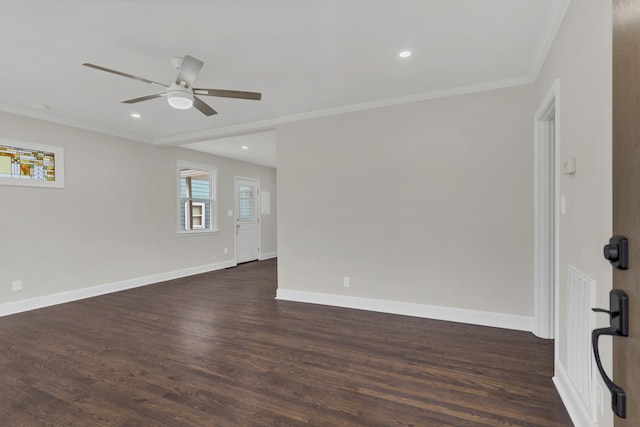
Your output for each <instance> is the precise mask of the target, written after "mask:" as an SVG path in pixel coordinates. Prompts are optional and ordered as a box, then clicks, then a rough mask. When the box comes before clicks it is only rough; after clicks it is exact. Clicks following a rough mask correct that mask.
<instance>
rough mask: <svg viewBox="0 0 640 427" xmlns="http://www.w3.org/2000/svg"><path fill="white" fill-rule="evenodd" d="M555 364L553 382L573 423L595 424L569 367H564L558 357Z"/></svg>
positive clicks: (584, 425) (577, 424) (585, 425)
mask: <svg viewBox="0 0 640 427" xmlns="http://www.w3.org/2000/svg"><path fill="white" fill-rule="evenodd" d="M554 364H555V366H554V370H555V375H554V377H553V383H554V384H555V386H556V389H557V390H558V394H560V398H561V399H562V403H564V407H565V408H566V409H567V412H568V413H569V417H570V418H571V421H572V422H573V425H575V426H581V427H587V426H593V425H594V422H593V421H592V420H591V416H590V415H589V411H588V409H587V408H585V406H584V404H583V403H582V400H581V399H580V397H579V396H578V392H577V391H576V390H575V388H574V387H573V385H572V384H571V381H570V380H569V375H568V374H567V368H565V367H564V365H563V364H562V362H561V361H560V360H559V359H558V358H556V359H555V363H554Z"/></svg>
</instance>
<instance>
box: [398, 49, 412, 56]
mask: <svg viewBox="0 0 640 427" xmlns="http://www.w3.org/2000/svg"><path fill="white" fill-rule="evenodd" d="M398 55H399V56H400V58H408V57H410V56H411V51H410V50H403V51H402V52H400V53H399V54H398Z"/></svg>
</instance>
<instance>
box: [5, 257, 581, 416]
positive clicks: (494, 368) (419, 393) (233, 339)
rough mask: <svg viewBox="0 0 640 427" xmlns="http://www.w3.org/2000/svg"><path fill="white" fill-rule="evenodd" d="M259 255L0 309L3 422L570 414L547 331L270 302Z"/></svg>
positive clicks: (270, 266) (269, 283) (268, 272)
mask: <svg viewBox="0 0 640 427" xmlns="http://www.w3.org/2000/svg"><path fill="white" fill-rule="evenodd" d="M276 268H277V267H276V261H275V260H270V261H262V262H254V263H249V264H243V265H240V266H239V267H237V268H233V269H227V270H222V271H217V272H212V273H207V274H201V275H197V276H192V277H188V278H183V279H178V280H172V281H169V282H164V283H159V284H156V285H151V286H146V287H142V288H137V289H133V290H128V291H124V292H118V293H114V294H110V295H105V296H100V297H96V298H91V299H86V300H82V301H77V302H73V303H69V304H63V305H58V306H54V307H49V308H46V309H41V310H35V311H31V312H28V313H21V314H16V315H12V316H7V317H3V318H0V372H1V375H2V387H1V388H0V426H38V425H42V426H263V425H264V426H298V425H314V426H320V425H322V426H332V425H333V426H456V427H460V426H492V427H494V426H570V425H571V422H570V420H569V417H568V415H567V413H566V411H565V409H564V407H563V405H562V403H561V401H560V398H559V396H558V394H557V392H556V391H555V388H554V386H553V384H552V381H551V376H552V355H553V342H552V341H545V340H541V339H538V338H535V337H534V336H533V335H532V334H530V333H526V332H517V331H509V330H502V329H495V328H487V327H481V326H471V325H465V324H458V323H449V322H442V321H435V320H428V319H419V318H412V317H403V316H397V315H390V314H381V313H373V312H366V311H356V310H349V309H341V308H333V307H325V306H319V305H309V304H301V303H293V302H286V301H276V300H274V296H275V290H276Z"/></svg>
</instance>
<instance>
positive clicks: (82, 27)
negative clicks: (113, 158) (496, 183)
mask: <svg viewBox="0 0 640 427" xmlns="http://www.w3.org/2000/svg"><path fill="white" fill-rule="evenodd" d="M567 5H568V0H56V1H51V0H9V1H4V2H2V4H1V5H0V13H1V14H2V18H3V19H2V25H1V26H0V38H1V39H2V40H3V43H2V44H3V48H2V56H3V58H2V67H0V85H1V88H2V95H1V98H0V110H4V111H9V112H14V113H18V114H23V115H28V116H34V117H39V118H43V119H46V120H51V121H55V122H60V123H66V124H70V125H74V126H78V127H82V128H86V129H92V130H96V131H100V132H105V133H109V134H114V135H120V136H125V137H128V138H131V139H134V140H138V141H143V142H147V143H153V144H156V145H161V146H164V145H183V144H187V145H185V146H186V147H187V148H191V149H196V150H200V151H206V152H211V153H214V154H219V155H223V156H228V157H234V158H240V159H244V160H248V161H252V162H255V163H259V164H266V165H271V166H274V165H275V134H274V132H261V133H259V134H258V135H254V136H253V137H249V136H247V134H248V133H250V132H255V131H264V130H269V129H273V128H274V126H275V125H277V124H279V123H284V122H287V121H293V120H298V119H301V118H309V117H318V116H322V115H329V114H336V113H340V112H346V111H355V110H359V109H366V108H375V107H379V106H384V105H392V104H397V103H402V102H410V101H417V100H421V99H430V98H434V97H438V96H444V95H448V94H456V93H464V92H473V91H477V90H483V89H487V88H497V87H506V86H511V85H515V84H524V83H530V82H532V81H533V80H534V79H535V78H536V76H537V73H538V70H539V69H540V66H541V64H542V61H543V59H544V56H545V55H546V52H547V50H548V48H549V47H550V44H551V42H552V40H553V37H554V36H555V32H556V31H557V28H558V26H559V24H560V21H561V18H562V16H563V14H564V12H565V10H566V7H567ZM402 50H411V51H412V52H413V55H412V56H410V57H409V58H406V59H402V58H400V57H399V56H398V53H399V52H400V51H402ZM185 54H188V55H191V56H194V57H196V58H198V59H200V60H202V61H203V62H204V67H203V68H202V70H201V71H200V74H199V76H198V78H197V79H196V82H195V85H194V86H196V87H207V88H217V89H235V90H245V91H257V92H262V100H261V101H250V100H237V99H227V98H216V97H207V96H203V97H202V99H203V100H204V101H205V102H206V103H208V104H209V105H210V106H212V107H213V108H214V109H215V110H217V111H218V114H217V115H214V116H211V117H206V116H204V115H203V114H201V113H200V112H198V111H197V110H195V109H191V110H175V109H172V108H171V107H169V105H168V104H167V102H166V99H165V98H158V99H153V100H150V101H146V102H142V103H138V104H133V105H129V104H121V103H120V101H122V100H125V99H129V98H133V97H138V96H144V95H148V94H152V93H157V92H159V91H160V90H159V89H160V88H158V87H156V86H153V85H149V84H146V83H143V82H140V81H136V80H132V79H127V78H124V77H120V76H116V75H113V74H109V73H105V72H102V71H98V70H95V69H90V68H87V67H83V66H82V65H81V64H82V63H84V62H90V63H94V64H98V65H101V66H104V67H107V68H112V69H116V70H119V71H122V72H125V73H129V74H133V75H137V76H141V77H144V78H147V79H150V80H154V81H157V82H161V83H170V82H171V81H172V80H173V79H175V75H176V70H175V69H174V68H173V67H172V65H171V63H170V59H171V58H172V57H175V56H183V55H185ZM33 104H43V105H46V106H48V107H49V108H48V109H46V110H43V109H35V108H33V107H32V105H33ZM133 112H136V113H139V114H140V115H141V116H142V117H141V118H139V119H133V118H132V117H131V116H130V114H131V113H133ZM230 135H234V137H233V138H232V139H230V140H227V141H220V140H219V138H221V137H227V136H230ZM237 135H239V136H237ZM261 141H262V142H261ZM260 144H264V145H260ZM242 145H247V146H249V148H248V149H246V150H242V149H241V148H238V147H241V146H242ZM268 145H270V146H271V148H269V147H267V146H268ZM257 147H260V148H257ZM269 150H271V151H269ZM259 152H260V153H262V154H258V153H259ZM252 156H253V157H252Z"/></svg>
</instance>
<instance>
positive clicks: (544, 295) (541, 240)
mask: <svg viewBox="0 0 640 427" xmlns="http://www.w3.org/2000/svg"><path fill="white" fill-rule="evenodd" d="M559 86H560V82H559V81H558V80H556V81H555V82H554V84H553V86H552V87H551V89H550V90H549V92H548V93H547V95H546V96H545V98H544V100H543V101H542V103H541V104H540V106H539V107H538V110H537V111H536V115H535V135H534V265H533V266H534V273H533V278H534V326H533V333H534V334H535V335H536V336H538V337H541V338H548V339H552V338H554V337H555V336H556V335H557V330H556V328H557V325H556V313H557V304H556V302H557V301H558V298H557V294H558V283H559V269H558V264H559V262H558V252H559V251H558V245H559V244H558V240H559V239H558V236H559V207H560V203H559V182H558V181H559V179H558V171H559V167H558V164H559V162H558V158H559V156H558V148H559V144H558V129H559V120H558V109H557V108H556V107H557V105H558V97H559Z"/></svg>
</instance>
